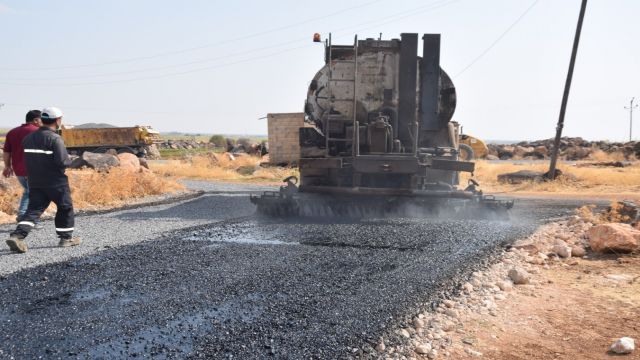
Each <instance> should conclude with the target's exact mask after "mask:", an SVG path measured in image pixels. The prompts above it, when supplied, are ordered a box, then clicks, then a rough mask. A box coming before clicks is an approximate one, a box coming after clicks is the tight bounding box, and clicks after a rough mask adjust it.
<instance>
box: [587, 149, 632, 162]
mask: <svg viewBox="0 0 640 360" xmlns="http://www.w3.org/2000/svg"><path fill="white" fill-rule="evenodd" d="M588 159H589V160H593V161H600V162H613V161H625V160H636V159H635V156H633V155H632V158H631V159H629V158H625V156H624V153H622V152H621V151H616V152H612V153H607V152H604V151H602V150H600V149H595V150H593V151H592V152H591V154H589V157H588Z"/></svg>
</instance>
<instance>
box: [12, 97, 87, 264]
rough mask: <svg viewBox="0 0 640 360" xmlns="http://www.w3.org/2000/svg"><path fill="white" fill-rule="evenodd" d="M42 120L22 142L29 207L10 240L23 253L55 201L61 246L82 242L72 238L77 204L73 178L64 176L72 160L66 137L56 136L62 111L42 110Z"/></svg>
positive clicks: (57, 231)
mask: <svg viewBox="0 0 640 360" xmlns="http://www.w3.org/2000/svg"><path fill="white" fill-rule="evenodd" d="M41 120H42V127H41V128H40V129H38V131H36V132H34V133H32V134H30V135H28V136H27V137H26V138H25V139H24V141H23V142H22V145H23V147H24V155H25V164H26V166H27V173H28V174H29V176H28V178H27V179H28V182H29V206H28V207H27V212H26V213H25V214H24V216H23V217H22V219H20V222H19V223H18V227H17V228H16V229H15V230H14V231H13V232H12V233H11V235H10V237H9V240H7V245H9V248H10V249H11V251H15V252H19V253H24V252H26V251H27V243H26V242H25V238H26V237H27V235H29V232H30V231H31V230H32V229H33V227H34V226H35V222H36V220H38V219H39V218H40V216H41V215H42V213H43V212H44V211H45V210H46V209H47V207H49V204H51V202H53V203H54V204H56V206H57V208H58V209H57V211H56V217H55V225H56V233H57V234H58V237H59V238H60V242H59V244H58V245H59V246H62V247H66V246H74V245H79V244H80V239H79V238H77V237H73V236H72V235H73V226H74V213H73V203H72V202H71V190H70V189H69V179H68V178H67V175H65V173H64V171H65V168H66V167H68V166H69V165H70V164H71V159H69V154H68V153H67V149H66V148H65V146H64V142H63V141H62V138H61V137H60V135H58V134H57V133H56V130H58V129H59V128H60V125H61V124H62V111H61V110H60V109H58V108H56V107H48V108H46V109H44V110H42V115H41Z"/></svg>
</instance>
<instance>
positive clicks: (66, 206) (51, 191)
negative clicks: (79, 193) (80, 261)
mask: <svg viewBox="0 0 640 360" xmlns="http://www.w3.org/2000/svg"><path fill="white" fill-rule="evenodd" d="M52 201H53V203H54V204H56V206H57V207H58V210H57V211H56V218H55V224H56V233H57V234H58V237H60V239H70V238H71V235H72V234H73V226H74V213H73V203H72V202H71V190H70V189H69V185H61V186H57V187H51V188H31V189H29V207H28V208H27V212H26V213H25V214H24V216H23V217H22V218H21V219H20V222H19V223H18V227H17V228H16V230H15V231H13V232H12V233H11V235H18V236H20V237H21V238H25V237H27V235H29V232H30V231H31V229H33V227H34V226H35V223H36V222H37V220H38V219H39V218H40V216H41V215H42V213H43V212H44V211H45V210H46V209H47V207H49V204H51V202H52Z"/></svg>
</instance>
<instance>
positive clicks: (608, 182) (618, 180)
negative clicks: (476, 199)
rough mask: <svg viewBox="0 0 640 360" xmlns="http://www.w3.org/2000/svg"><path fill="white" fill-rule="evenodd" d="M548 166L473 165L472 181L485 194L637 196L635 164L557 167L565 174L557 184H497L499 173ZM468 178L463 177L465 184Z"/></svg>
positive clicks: (639, 170)
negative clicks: (619, 166)
mask: <svg viewBox="0 0 640 360" xmlns="http://www.w3.org/2000/svg"><path fill="white" fill-rule="evenodd" d="M548 166H549V165H548V164H547V163H540V164H526V163H523V164H517V163H510V162H509V163H490V162H486V161H478V162H476V172H475V176H474V178H475V179H476V180H477V181H478V182H480V185H482V188H483V189H484V190H485V191H487V192H515V193H517V192H540V193H577V194H580V193H585V192H586V193H596V194H597V193H601V194H621V195H624V194H636V195H640V164H638V163H636V164H633V165H631V166H628V167H624V168H607V167H605V168H603V167H576V166H569V165H565V164H560V165H559V168H560V170H562V172H563V173H564V174H565V175H566V176H563V177H561V178H560V179H559V180H557V181H551V182H546V181H541V182H531V181H530V182H525V183H522V184H502V183H498V181H497V178H498V175H499V174H504V173H510V172H514V171H519V170H534V171H542V172H546V171H547V170H548ZM468 177H469V175H466V174H465V175H464V176H463V179H462V180H463V181H465V180H466V179H467V178H468Z"/></svg>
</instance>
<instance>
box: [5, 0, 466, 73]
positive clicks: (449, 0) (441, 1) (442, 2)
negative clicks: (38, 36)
mask: <svg viewBox="0 0 640 360" xmlns="http://www.w3.org/2000/svg"><path fill="white" fill-rule="evenodd" d="M458 1H460V0H438V1H434V2H432V3H429V4H427V5H422V6H419V7H417V8H413V9H410V10H406V11H402V12H399V13H396V14H392V15H389V16H386V17H385V18H384V19H377V20H373V21H367V22H364V23H360V24H357V25H355V26H349V27H345V28H341V29H338V31H344V30H346V29H349V28H354V27H357V26H360V25H365V24H372V23H376V25H375V26H380V25H384V24H389V23H392V22H395V21H399V20H402V19H405V18H407V17H411V16H416V15H419V14H421V13H424V12H427V11H431V10H436V9H439V8H441V7H444V6H447V5H450V4H453V3H455V2H458ZM390 18H391V19H392V20H388V19H390ZM380 20H384V22H383V23H380V24H378V22H379V21H380ZM375 26H373V27H375ZM369 28H372V27H369ZM369 28H365V29H360V30H359V31H363V30H366V29H369ZM338 38H340V37H338ZM297 41H298V40H293V41H289V42H285V43H281V44H278V45H275V46H267V47H263V48H262V49H270V48H274V47H278V46H281V45H284V44H288V43H293V42H297ZM309 46H314V44H309V43H307V44H305V45H302V46H297V47H293V48H288V49H283V50H278V51H277V52H274V53H270V54H267V55H260V56H255V57H250V58H247V59H243V60H238V61H232V62H227V63H222V64H215V65H210V66H205V67H200V68H195V69H190V70H185V71H179V72H173V73H166V74H159V75H150V76H141V77H134V78H129V79H119V80H105V81H93V82H79V83H66V84H47V83H39V84H38V83H11V82H6V83H0V84H1V85H13V86H84V85H102V84H116V83H127V82H134V81H140V80H151V79H160V78H167V77H172V76H179V75H186V74H191V73H195V72H201V71H206V70H211V69H216V68H221V67H227V66H231V65H237V64H242V63H247V62H251V61H255V60H261V59H264V58H269V57H273V56H277V55H280V54H282V53H284V52H290V51H293V50H298V49H301V48H305V47H309ZM254 51H255V50H250V51H244V52H242V53H251V52H254ZM228 57H229V56H224V57H219V58H216V59H226V58H228ZM211 60H213V59H207V60H202V61H193V62H190V63H184V64H180V65H170V66H165V67H162V68H156V69H155V70H158V69H163V68H164V69H167V68H174V67H180V66H185V65H187V64H196V63H202V62H210V61H211ZM148 71H152V70H150V69H147V70H139V71H129V72H122V73H120V74H123V73H137V72H148ZM115 74H116V73H111V74H103V75H94V76H90V77H101V76H110V75H115ZM79 78H85V77H79ZM65 79H71V78H69V77H66V78H48V79H33V80H65ZM30 80H31V79H30Z"/></svg>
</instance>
